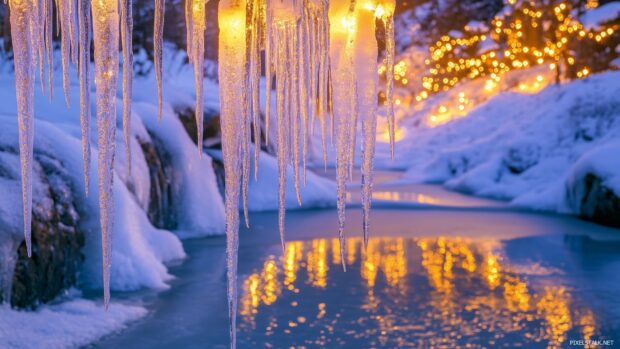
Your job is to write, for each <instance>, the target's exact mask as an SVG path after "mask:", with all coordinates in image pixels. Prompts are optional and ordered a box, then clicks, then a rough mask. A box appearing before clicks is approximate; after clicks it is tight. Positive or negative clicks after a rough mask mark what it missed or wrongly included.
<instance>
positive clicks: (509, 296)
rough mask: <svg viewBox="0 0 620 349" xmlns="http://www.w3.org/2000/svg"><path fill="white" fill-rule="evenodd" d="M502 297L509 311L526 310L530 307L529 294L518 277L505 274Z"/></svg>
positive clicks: (524, 284)
mask: <svg viewBox="0 0 620 349" xmlns="http://www.w3.org/2000/svg"><path fill="white" fill-rule="evenodd" d="M504 299H505V300H506V306H507V307H508V309H510V311H513V312H518V311H528V310H529V308H530V294H529V292H528V291H527V285H526V283H525V282H523V281H521V280H519V278H518V277H514V276H507V277H506V282H504Z"/></svg>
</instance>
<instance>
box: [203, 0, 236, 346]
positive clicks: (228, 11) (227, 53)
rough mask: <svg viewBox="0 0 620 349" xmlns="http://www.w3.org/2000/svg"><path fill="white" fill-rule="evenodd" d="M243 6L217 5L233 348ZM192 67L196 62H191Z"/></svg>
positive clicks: (226, 0)
mask: <svg viewBox="0 0 620 349" xmlns="http://www.w3.org/2000/svg"><path fill="white" fill-rule="evenodd" d="M245 23H246V6H245V1H244V0H220V3H219V28H220V34H219V62H220V63H219V78H220V110H221V127H222V151H223V154H224V167H225V181H226V186H225V188H226V198H225V202H226V206H225V208H226V258H227V266H228V272H227V277H228V287H227V290H228V292H227V293H228V309H229V312H228V315H229V320H230V346H231V348H235V347H236V316H237V253H238V248H239V231H238V230H239V194H240V184H241V178H240V176H239V173H240V170H241V155H242V154H241V141H242V140H241V137H242V131H241V125H242V122H243V110H242V104H241V103H239V101H240V100H241V98H242V97H243V96H242V93H243V92H242V91H243V84H244V73H243V71H242V70H241V69H239V67H245V65H246V47H245V42H246V30H245ZM194 64H195V63H194Z"/></svg>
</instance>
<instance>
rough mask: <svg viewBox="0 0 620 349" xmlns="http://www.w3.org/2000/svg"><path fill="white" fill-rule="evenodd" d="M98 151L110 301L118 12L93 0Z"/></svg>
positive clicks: (109, 0)
mask: <svg viewBox="0 0 620 349" xmlns="http://www.w3.org/2000/svg"><path fill="white" fill-rule="evenodd" d="M91 5H92V14H93V17H92V18H93V33H94V38H95V85H96V96H97V145H98V150H99V159H98V163H99V164H98V165H99V212H100V222H101V245H102V252H103V300H104V306H105V308H106V309H107V308H108V306H109V303H110V268H111V263H112V260H111V257H112V256H111V252H112V250H111V242H112V231H113V224H114V198H113V185H112V184H113V180H114V151H115V150H114V148H115V144H116V84H117V76H118V45H119V25H120V23H119V22H120V20H119V13H118V2H117V0H92V2H91Z"/></svg>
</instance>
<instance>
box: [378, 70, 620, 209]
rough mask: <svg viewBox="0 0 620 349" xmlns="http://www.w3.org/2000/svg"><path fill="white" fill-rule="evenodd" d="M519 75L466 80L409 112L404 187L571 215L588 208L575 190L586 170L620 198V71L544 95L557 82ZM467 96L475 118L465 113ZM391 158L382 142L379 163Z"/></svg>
mask: <svg viewBox="0 0 620 349" xmlns="http://www.w3.org/2000/svg"><path fill="white" fill-rule="evenodd" d="M511 74H513V75H510V74H509V76H506V77H505V78H504V79H503V80H502V82H500V84H498V86H493V87H492V88H489V89H486V88H485V81H484V80H475V81H471V82H466V83H464V84H462V85H461V86H457V87H456V88H455V89H454V90H453V91H449V92H448V93H442V94H438V95H436V96H433V97H431V98H429V99H428V100H426V101H425V102H424V103H421V104H420V105H418V106H417V107H416V108H415V109H410V110H401V111H400V113H401V115H400V127H401V129H402V130H401V132H402V134H403V137H402V139H401V140H400V142H399V143H398V144H397V161H396V164H398V166H399V167H406V168H407V172H406V174H405V176H404V180H406V181H410V182H429V183H441V184H444V185H445V186H446V187H448V188H450V189H454V190H458V191H462V192H466V193H470V194H474V195H479V196H485V197H493V198H499V199H505V200H510V201H511V203H512V204H513V205H516V206H523V207H528V208H534V209H541V210H550V211H559V212H567V213H578V212H579V210H580V207H579V205H578V202H580V198H579V197H577V198H575V197H573V198H572V199H570V198H569V195H568V192H570V189H571V188H572V187H574V183H575V182H576V181H578V180H579V179H578V177H579V176H584V175H585V174H586V172H587V173H593V174H596V175H597V176H599V177H600V178H601V179H602V180H603V181H604V183H605V184H606V185H607V186H608V187H610V188H611V189H613V190H614V191H615V193H616V194H620V186H618V183H617V181H618V179H617V178H618V175H619V174H620V164H618V163H617V161H613V160H612V158H613V156H612V154H616V155H617V154H618V141H619V140H620V100H619V99H618V96H619V95H620V72H608V73H603V74H598V75H594V76H590V77H588V78H587V79H584V80H578V81H573V82H567V83H563V84H561V85H553V84H551V85H548V86H547V87H545V88H544V89H542V90H540V91H537V90H539V89H540V88H542V87H543V84H544V83H545V81H549V80H548V79H549V76H548V75H544V74H543V73H541V72H540V71H536V70H525V71H518V72H514V73H511ZM515 74H519V77H518V78H515V76H514V75H515ZM511 80H514V82H513V83H510V84H508V85H506V84H505V82H506V81H511ZM530 80H531V82H529V83H527V84H526V85H523V83H521V81H530ZM536 82H540V83H539V84H540V86H538V87H537V88H536V89H534V90H531V88H534V85H533V84H535V83H536ZM492 89H497V91H495V92H492ZM499 91H503V92H499ZM532 92H533V93H532ZM463 97H464V98H465V99H466V101H467V103H465V105H466V112H462V113H459V112H458V109H456V108H455V106H458V105H459V103H460V102H459V99H460V98H463ZM461 104H462V103H461ZM451 110H452V112H451ZM441 111H442V112H443V114H444V115H443V116H442V117H444V119H442V120H441V122H439V121H440V120H438V119H437V118H438V115H441V114H439V113H440V112H441ZM386 153H387V152H386V146H385V145H384V144H381V145H380V146H379V154H378V156H379V159H378V163H379V164H382V165H384V166H390V165H391V164H393V163H391V162H390V161H389V160H388V159H387V155H386Z"/></svg>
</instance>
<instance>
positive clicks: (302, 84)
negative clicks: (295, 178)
mask: <svg viewBox="0 0 620 349" xmlns="http://www.w3.org/2000/svg"><path fill="white" fill-rule="evenodd" d="M301 11H302V13H303V15H302V17H301V23H300V24H299V26H298V30H297V33H298V34H297V46H298V48H297V55H298V57H299V64H298V71H297V75H298V76H299V108H300V110H301V112H300V116H301V142H302V145H301V148H302V154H301V159H302V169H303V181H304V185H305V184H306V182H307V177H306V165H307V162H306V161H307V156H308V122H309V119H310V110H309V109H308V106H309V105H308V103H309V96H308V89H309V83H310V76H309V75H310V74H309V71H310V67H309V65H310V61H311V60H312V59H311V57H310V56H309V53H310V52H309V47H308V46H309V45H308V40H309V38H308V36H309V30H310V24H309V23H308V21H309V18H308V17H309V14H308V11H307V6H303V7H302V9H301ZM297 201H298V202H299V205H300V206H301V195H300V193H299V191H298V192H297Z"/></svg>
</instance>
